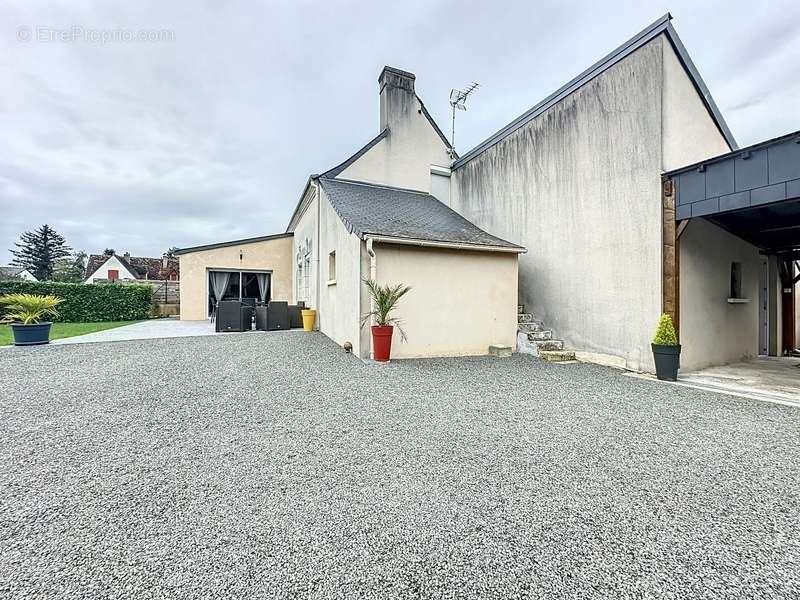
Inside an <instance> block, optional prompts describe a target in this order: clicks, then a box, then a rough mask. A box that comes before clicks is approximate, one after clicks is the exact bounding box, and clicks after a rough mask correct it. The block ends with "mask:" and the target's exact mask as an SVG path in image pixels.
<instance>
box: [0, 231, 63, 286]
mask: <svg viewBox="0 0 800 600" xmlns="http://www.w3.org/2000/svg"><path fill="white" fill-rule="evenodd" d="M19 240H20V241H19V242H14V245H15V246H16V247H17V249H16V250H10V252H11V255H12V256H13V257H14V260H12V261H11V264H13V265H15V266H17V267H24V268H25V269H28V271H30V272H31V274H33V276H34V277H36V279H38V280H39V281H47V280H48V279H50V278H51V277H52V275H53V267H54V265H55V262H56V261H57V260H59V259H61V258H64V257H66V256H69V254H70V252H71V251H72V248H70V247H69V246H67V243H66V241H65V240H64V238H63V236H61V235H59V234H58V233H57V232H56V231H55V230H54V229H53V228H52V227H50V226H49V225H47V224H44V225H42V226H41V227H39V229H37V230H36V231H26V232H25V233H23V234H22V235H21V236H19Z"/></svg>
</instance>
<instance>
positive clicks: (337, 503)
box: [0, 332, 800, 599]
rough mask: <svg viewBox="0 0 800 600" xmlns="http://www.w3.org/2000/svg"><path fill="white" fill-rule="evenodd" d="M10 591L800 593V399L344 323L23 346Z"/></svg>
mask: <svg viewBox="0 0 800 600" xmlns="http://www.w3.org/2000/svg"><path fill="white" fill-rule="evenodd" d="M0 390H2V394H1V398H0V410H2V435H0V597H3V598H6V597H8V598H23V597H24V598H32V597H35V598H261V597H279V598H304V597H314V598H317V597H318V598H355V597H366V598H401V597H402V598H408V597H410V598H418V597H424V598H526V597H539V598H556V597H575V598H586V597H608V598H694V597H697V598H737V599H738V598H791V597H795V598H796V597H797V596H798V593H800V503H799V502H798V495H800V410H797V409H794V408H790V407H786V406H779V405H772V404H766V403H760V402H755V401H750V400H743V399H737V398H732V397H727V396H722V395H717V394H713V393H706V392H701V391H698V390H693V389H688V388H681V387H676V386H669V385H664V384H658V383H655V382H650V381H643V380H639V379H635V378H631V377H626V376H624V375H622V374H621V373H619V372H617V371H614V370H611V369H606V368H602V367H598V366H594V365H584V364H569V365H555V364H549V363H542V362H539V361H538V360H536V359H534V358H531V357H527V356H514V357H513V358H511V359H490V358H466V359H441V360H428V361H404V362H396V363H392V364H390V365H387V366H366V365H363V364H362V363H361V362H360V361H358V360H357V359H355V358H354V357H352V356H350V355H347V354H345V353H344V352H342V351H341V350H340V349H339V348H338V347H336V346H334V345H333V344H332V343H331V342H330V341H328V340H327V339H326V338H324V337H323V336H321V335H320V334H313V335H308V334H303V333H302V332H275V333H266V334H264V333H253V334H250V335H244V336H239V335H236V336H229V337H226V336H214V337H204V338H180V339H165V340H139V341H129V342H118V343H102V344H82V345H76V346H52V347H44V348H37V349H24V348H14V349H7V350H4V351H3V352H2V354H0Z"/></svg>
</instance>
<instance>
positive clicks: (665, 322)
mask: <svg viewBox="0 0 800 600" xmlns="http://www.w3.org/2000/svg"><path fill="white" fill-rule="evenodd" d="M653 343H654V344H656V345H657V346H677V345H678V334H676V333H675V326H674V325H673V324H672V317H670V316H669V315H668V314H667V313H664V314H663V315H661V318H660V319H659V320H658V328H657V329H656V335H655V337H654V338H653Z"/></svg>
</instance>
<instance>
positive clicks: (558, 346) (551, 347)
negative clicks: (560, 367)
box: [533, 340, 564, 352]
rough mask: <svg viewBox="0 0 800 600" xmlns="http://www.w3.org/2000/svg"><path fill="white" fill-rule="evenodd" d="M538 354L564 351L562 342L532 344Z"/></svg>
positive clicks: (548, 341) (547, 341)
mask: <svg viewBox="0 0 800 600" xmlns="http://www.w3.org/2000/svg"><path fill="white" fill-rule="evenodd" d="M533 343H534V344H536V347H537V348H538V349H539V352H547V351H560V350H563V349H564V342H562V341H561V340H540V341H535V342H533Z"/></svg>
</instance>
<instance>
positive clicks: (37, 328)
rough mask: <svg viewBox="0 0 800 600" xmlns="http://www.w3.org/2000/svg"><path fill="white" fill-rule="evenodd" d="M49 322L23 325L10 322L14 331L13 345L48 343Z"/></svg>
mask: <svg viewBox="0 0 800 600" xmlns="http://www.w3.org/2000/svg"><path fill="white" fill-rule="evenodd" d="M51 325H52V323H51V322H49V321H48V322H47V323H33V324H31V325H24V324H22V323H11V330H12V331H13V332H14V345H15V346H36V345H39V344H49V343H50V326H51Z"/></svg>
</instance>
